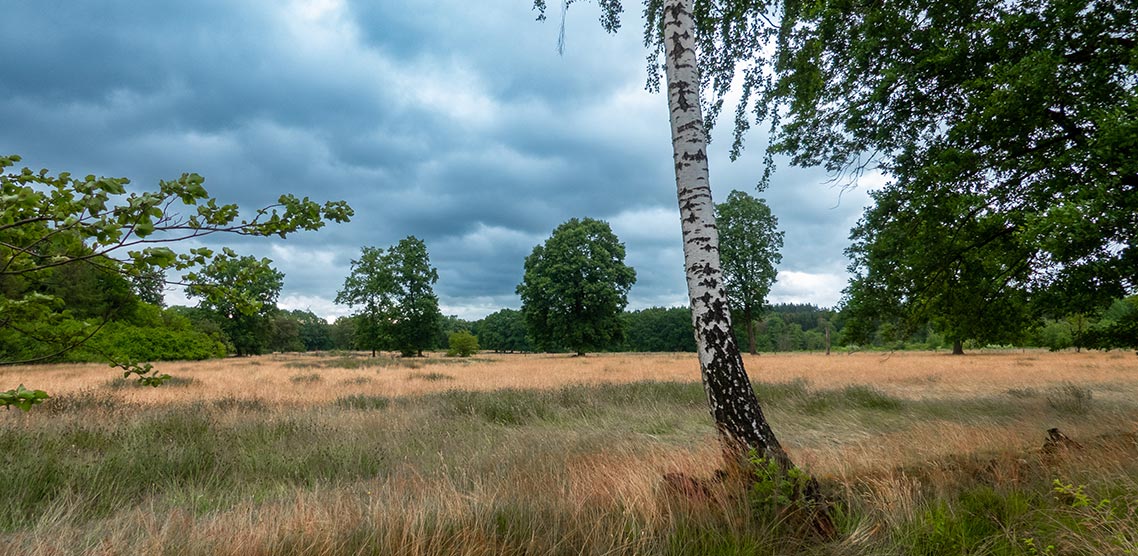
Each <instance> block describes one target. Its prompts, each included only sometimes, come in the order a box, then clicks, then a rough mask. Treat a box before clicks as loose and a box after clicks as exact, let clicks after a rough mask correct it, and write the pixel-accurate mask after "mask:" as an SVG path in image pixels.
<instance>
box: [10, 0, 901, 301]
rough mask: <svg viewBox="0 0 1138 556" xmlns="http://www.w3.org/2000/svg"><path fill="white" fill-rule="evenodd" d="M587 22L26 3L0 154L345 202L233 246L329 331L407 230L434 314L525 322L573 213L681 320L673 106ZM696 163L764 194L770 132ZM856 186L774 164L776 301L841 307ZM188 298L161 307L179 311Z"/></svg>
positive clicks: (312, 8)
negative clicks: (525, 283)
mask: <svg viewBox="0 0 1138 556" xmlns="http://www.w3.org/2000/svg"><path fill="white" fill-rule="evenodd" d="M597 15H598V14H597V13H596V7H595V6H591V5H587V4H581V5H575V6H574V8H573V9H571V10H569V14H568V18H567V21H566V29H567V30H566V36H567V40H566V49H565V51H564V54H563V55H558V53H557V51H556V42H557V34H558V25H557V23H556V22H545V23H539V22H536V21H534V16H535V14H534V12H532V10H531V9H530V3H529V2H527V1H526V0H518V1H516V2H509V3H507V2H496V3H492V5H491V6H489V7H487V6H478V5H476V4H475V3H464V2H457V1H454V0H436V1H426V2H415V3H411V2H349V1H338V0H310V1H305V0H297V1H291V2H284V3H248V2H230V1H222V0H195V1H191V2H185V3H178V4H170V5H167V4H165V3H162V4H151V3H142V4H139V3H136V2H126V1H122V0H119V1H113V0H109V1H106V2H101V3H98V4H97V5H95V4H89V3H64V2H51V3H40V2H26V1H19V0H18V1H17V2H16V3H15V5H13V6H6V14H5V17H4V18H3V19H2V20H0V31H2V32H0V48H2V49H3V51H4V52H6V53H8V54H9V55H8V56H6V61H5V67H4V71H3V76H2V77H0V121H3V122H4V125H3V126H0V151H2V152H3V153H4V154H19V155H21V156H22V157H23V161H22V162H21V165H24V166H28V167H31V168H34V169H38V168H48V169H49V170H50V171H52V172H53V173H58V172H63V171H69V172H72V173H73V174H79V175H84V174H97V175H105V176H116V177H127V178H129V179H130V180H131V181H132V186H133V187H136V188H139V189H153V188H155V187H156V186H157V183H158V181H159V180H161V179H172V178H176V177H177V176H179V175H181V174H182V173H183V172H196V173H199V174H201V175H202V176H204V177H205V179H206V183H205V185H206V188H207V189H208V190H209V191H210V193H211V194H212V195H214V196H216V197H218V198H219V200H220V201H223V202H236V203H239V204H240V205H241V206H242V207H243V208H244V209H246V210H251V209H254V208H257V207H261V206H265V205H268V204H271V203H273V202H274V200H275V199H276V198H277V197H278V196H279V195H280V194H282V193H293V194H295V195H298V196H308V197H311V198H312V199H314V200H319V201H323V200H341V199H342V200H345V201H347V202H348V203H349V204H350V205H351V206H352V207H353V208H354V209H355V212H356V215H355V217H354V218H353V219H352V222H351V223H349V224H330V225H328V226H326V227H325V228H324V229H322V230H320V231H318V232H306V233H301V234H297V235H295V236H293V237H290V238H289V239H287V240H271V239H251V238H241V237H228V238H220V239H213V238H211V239H210V242H209V243H205V244H206V245H210V246H218V245H222V244H224V245H229V246H231V247H233V248H234V249H235V250H236V251H238V252H239V253H242V254H250V255H255V256H258V257H268V258H270V259H272V260H273V261H274V266H275V267H276V268H277V269H278V270H280V271H281V272H283V273H284V274H285V285H284V289H283V290H282V292H281V296H280V300H279V303H278V305H279V306H281V307H282V308H286V309H309V310H312V311H313V312H315V313H317V314H319V315H321V316H323V317H326V318H334V317H336V316H340V315H345V314H348V313H349V312H350V311H349V309H348V308H347V307H343V306H337V305H335V304H334V303H333V301H332V300H333V299H334V298H335V296H336V291H337V290H338V289H339V288H340V286H341V285H342V283H343V280H344V277H345V276H346V275H347V274H348V271H349V267H350V261H351V260H352V259H354V258H356V257H358V256H359V253H360V249H361V248H362V247H364V246H376V247H386V246H389V245H392V244H394V243H396V242H398V241H399V240H400V239H401V238H403V237H406V236H408V235H414V236H417V237H419V238H421V239H423V240H424V241H425V242H426V244H427V247H428V249H429V252H430V257H431V262H432V264H433V265H434V266H436V267H437V268H438V271H439V282H438V284H436V286H435V292H436V293H437V294H438V296H439V299H440V306H441V309H442V311H443V313H444V314H450V315H457V316H459V317H461V318H464V319H469V320H474V319H477V318H480V317H482V316H485V315H486V314H488V313H491V312H493V311H495V310H498V309H500V308H504V307H511V308H517V307H518V306H519V305H520V300H519V299H518V297H517V295H516V294H515V293H514V288H515V287H516V285H517V284H518V282H520V280H521V276H522V264H523V261H524V258H525V256H526V255H528V254H529V253H530V252H531V251H532V249H533V247H534V246H535V245H537V244H539V243H541V242H543V241H545V239H546V238H548V237H549V234H550V233H551V231H552V230H553V229H554V228H555V227H556V226H557V225H559V224H561V223H562V222H564V221H566V220H568V219H569V218H573V217H577V218H582V217H591V218H597V219H601V220H605V221H607V222H609V223H610V224H611V225H612V227H613V230H614V231H615V232H616V234H617V236H618V237H619V238H620V240H621V241H622V242H624V244H625V246H626V252H627V256H626V263H627V264H629V265H631V266H633V267H634V268H636V271H637V278H638V280H637V284H636V285H635V286H634V287H633V288H632V290H631V292H630V296H629V301H630V303H629V308H630V309H640V308H645V307H650V306H682V305H686V304H687V301H686V290H685V284H684V277H683V264H682V252H681V245H680V227H679V217H678V210H677V208H676V199H675V181H674V176H673V175H672V160H671V142H670V137H669V127H668V120H667V117H668V113H667V107H666V100H665V98H664V96H663V95H662V94H659V93H650V92H647V91H645V90H644V83H645V78H646V70H645V65H644V57H645V54H646V52H645V49H644V47H643V46H642V44H641V32H640V29H639V25H640V22H639V21H638V20H637V18H636V17H635V16H634V15H632V14H626V15H627V21H626V22H625V25H624V29H623V30H622V31H621V32H620V33H618V34H615V35H609V34H606V33H604V32H603V31H602V30H601V29H600V26H599V24H598V23H597V21H596V18H597ZM729 135H730V130H729V129H726V128H725V127H723V126H721V127H720V128H718V129H716V130H715V133H714V136H715V138H716V141H714V142H713V144H712V146H711V149H710V152H709V159H710V160H709V162H710V166H711V183H712V187H713V190H714V195H715V198H716V199H720V200H722V199H725V198H726V197H727V193H728V192H730V191H731V190H732V189H739V190H743V191H747V192H750V193H752V194H755V192H754V184H755V183H756V182H757V181H758V178H759V176H760V175H761V173H762V158H763V157H762V153H761V147H762V145H763V141H764V140H763V137H762V136H761V135H760V134H753V135H752V136H751V137H750V138H749V141H748V144H749V145H750V148H749V149H748V151H747V152H746V153H745V155H744V157H743V158H742V159H740V160H739V161H738V162H730V161H729V160H728V157H727V148H728V147H729V145H730V140H729ZM876 185H879V184H877V183H876V182H875V181H874V179H867V180H864V182H863V183H862V184H861V186H860V187H858V188H855V189H852V190H843V189H841V188H836V187H833V186H832V185H831V184H830V183H829V182H828V176H827V174H826V173H825V172H824V171H822V170H819V169H798V168H791V167H789V166H788V165H787V164H786V163H785V162H782V163H780V164H779V167H778V169H777V171H776V173H775V174H774V177H773V179H772V180H771V185H770V187H769V188H768V189H767V190H766V191H763V192H762V193H761V194H757V195H758V196H760V197H762V198H765V199H766V200H767V202H768V204H769V205H770V206H771V208H772V210H773V212H774V214H775V215H776V216H777V217H778V218H779V224H780V228H781V229H782V230H784V231H785V232H786V239H785V245H784V248H783V261H782V264H781V265H780V266H779V277H778V282H777V283H776V284H775V286H774V288H773V289H772V292H771V296H770V299H769V301H770V302H772V303H781V302H795V303H814V304H818V305H822V306H833V305H834V304H836V303H837V302H838V300H839V298H840V296H841V290H842V288H843V287H845V284H846V281H847V279H848V275H847V272H846V265H847V261H846V258H845V256H844V254H843V250H844V248H845V247H846V246H847V244H848V235H849V229H850V227H851V226H852V225H853V224H854V223H855V222H856V221H857V219H858V218H859V217H860V216H861V213H862V210H863V208H864V207H865V205H866V204H867V202H868V195H867V193H866V192H867V190H868V189H871V188H872V187H874V186H876ZM178 299H179V296H178V295H177V294H176V293H172V294H171V295H170V296H169V300H170V301H171V302H175V303H176V302H178Z"/></svg>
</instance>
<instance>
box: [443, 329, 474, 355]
mask: <svg viewBox="0 0 1138 556" xmlns="http://www.w3.org/2000/svg"><path fill="white" fill-rule="evenodd" d="M447 340H448V342H449V344H450V349H448V350H447V356H449V357H456V356H457V357H470V356H471V355H474V354H475V353H478V337H477V336H475V335H474V334H471V333H470V332H468V331H466V330H459V331H458V332H452V333H451V334H450V336H449V337H448V338H447Z"/></svg>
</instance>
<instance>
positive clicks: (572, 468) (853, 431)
mask: <svg viewBox="0 0 1138 556" xmlns="http://www.w3.org/2000/svg"><path fill="white" fill-rule="evenodd" d="M1037 357H1039V360H1038V361H1035V363H1036V364H1037V365H1044V364H1045V363H1046V362H1047V355H1046V354H1041V355H1037ZM598 359H599V358H598ZM318 360H319V359H317V361H318ZM621 361H623V363H624V364H626V365H631V366H635V365H638V364H640V362H638V360H637V359H636V357H635V356H627V355H624V356H621ZM236 363H237V364H240V363H242V362H240V361H238V362H236ZM606 364H608V365H613V364H614V363H612V362H611V361H609V362H608V363H606ZM266 366H268V365H262V366H261V367H260V368H263V367H266ZM260 368H258V370H260ZM93 369H95V370H98V371H101V372H105V370H102V369H98V368H93ZM311 369H312V370H311V371H306V372H304V373H302V374H299V375H298V374H296V372H297V370H296V368H292V369H288V370H284V369H282V370H280V371H278V372H281V373H282V376H281V379H282V380H281V381H280V383H279V385H276V386H273V387H271V388H269V387H266V388H261V389H258V390H256V391H254V392H251V393H245V392H240V391H238V392H231V393H230V394H229V395H226V396H219V397H209V396H203V393H205V392H209V391H210V388H211V385H210V383H209V376H208V374H205V375H195V377H194V378H195V381H194V382H192V383H190V384H188V385H187V387H183V388H177V389H173V390H169V391H166V392H167V393H163V395H170V394H169V393H168V392H176V393H177V396H176V397H172V398H170V401H168V402H166V403H162V404H156V403H153V402H151V401H146V400H142V401H140V398H139V397H138V396H139V394H140V391H139V390H137V389H134V388H123V387H114V388H110V387H107V386H99V385H101V384H103V382H105V377H103V376H100V375H99V374H98V373H97V372H96V373H94V374H92V375H91V376H92V377H93V378H92V381H91V384H92V385H95V386H99V387H97V388H94V389H86V390H79V391H76V392H72V393H64V394H61V395H58V396H56V397H54V398H52V399H51V400H48V402H46V403H45V404H44V405H43V406H42V407H39V408H36V410H34V411H33V412H31V413H28V414H24V413H18V412H9V413H6V414H2V415H0V462H2V469H3V470H4V472H3V473H0V496H3V497H4V501H3V502H4V503H2V504H0V553H4V554H82V553H92V554H94V553H98V554H158V553H173V554H328V555H332V554H417V555H429V554H470V555H481V554H486V555H489V554H535V555H559V554H615V555H621V554H627V555H633V554H674V555H681V554H1046V553H1048V552H1047V550H1048V548H1047V547H1048V546H1052V547H1054V548H1052V549H1051V552H1050V553H1052V554H1100V553H1101V554H1109V553H1119V554H1124V553H1126V552H1125V551H1126V550H1132V549H1133V547H1134V546H1135V545H1134V543H1135V540H1136V538H1135V533H1136V530H1138V526H1136V525H1135V523H1136V522H1135V519H1134V512H1135V508H1138V463H1136V462H1138V441H1136V436H1135V434H1134V428H1135V427H1134V425H1133V424H1134V423H1135V417H1136V416H1138V405H1136V404H1135V403H1133V402H1128V401H1126V400H1120V399H1112V398H1109V397H1108V396H1106V395H1097V394H1098V392H1099V388H1100V387H1099V386H1098V385H1097V384H1098V383H1095V385H1093V386H1088V385H1086V384H1084V383H1077V382H1074V381H1071V380H1069V379H1068V380H1067V381H1066V383H1065V382H1056V383H1054V384H1041V385H1037V386H1033V387H1032V388H1035V389H1034V390H1033V391H1031V392H1028V393H1030V395H1027V394H1024V395H1019V394H1018V393H1017V394H1009V393H1008V390H1010V388H1001V389H999V390H993V391H992V392H991V393H984V394H982V395H971V396H967V395H961V393H960V392H949V393H942V395H939V396H927V397H923V398H917V397H911V396H903V395H901V394H900V393H898V392H897V391H896V390H894V389H893V387H891V386H889V383H888V382H886V383H884V385H881V384H875V383H867V384H842V383H839V384H837V385H835V386H834V387H830V388H822V387H816V386H812V384H815V383H813V382H808V381H806V380H803V379H790V380H785V381H778V382H759V383H756V390H757V392H758V395H759V396H760V398H761V399H762V400H763V402H764V404H765V409H766V410H767V411H768V413H769V415H770V419H771V421H772V423H773V425H774V426H775V428H776V430H777V432H778V433H779V434H780V438H782V440H783V442H784V443H785V444H786V445H787V448H788V449H789V450H790V451H791V453H792V456H793V457H794V458H795V459H796V461H799V462H800V463H802V464H803V465H805V466H806V467H807V468H808V469H809V470H810V471H811V472H813V473H814V474H815V475H816V476H818V477H819V478H820V479H821V481H822V485H823V488H824V489H825V490H826V492H827V493H829V495H830V497H831V499H832V500H833V502H834V505H835V506H834V512H835V516H836V517H837V519H838V524H839V527H840V529H841V532H842V535H841V536H840V538H838V539H835V540H825V539H820V538H817V537H815V536H812V535H810V534H808V533H805V532H803V530H802V528H801V527H800V524H797V523H795V520H794V518H793V512H788V511H787V509H786V508H782V507H773V508H772V507H770V505H769V502H767V501H765V500H768V498H765V497H763V496H758V495H756V494H749V492H762V491H763V489H753V491H749V490H748V488H747V485H746V484H742V485H741V486H740V485H739V484H734V483H730V482H723V483H720V482H716V481H715V480H713V479H711V478H712V477H713V476H714V474H715V471H716V469H717V463H718V454H719V451H718V446H717V444H716V441H715V437H714V431H713V429H712V427H711V424H710V419H709V417H708V416H707V410H706V400H705V397H704V393H703V390H702V387H701V386H700V384H699V383H698V382H693V381H680V380H665V381H655V380H640V381H625V382H622V383H590V384H566V385H560V386H553V387H543V388H519V387H504V388H498V389H483V388H478V389H468V388H456V387H455V386H456V385H462V384H465V383H466V382H465V381H468V380H469V377H467V376H464V374H463V373H464V372H467V371H468V370H469V371H472V372H477V370H476V369H477V367H476V366H474V365H472V366H470V367H459V366H454V367H450V368H448V371H447V373H446V374H447V375H448V376H453V377H454V380H439V381H430V380H408V375H407V374H402V375H400V378H399V380H398V381H397V382H393V384H404V383H413V384H431V385H435V384H441V385H442V388H438V389H434V390H428V391H426V392H422V393H417V394H414V395H405V394H403V395H401V394H398V393H390V392H388V393H383V392H384V391H383V390H380V389H372V388H373V387H375V386H376V382H378V381H379V380H378V378H377V379H376V381H375V382H367V383H362V384H353V383H347V384H345V383H343V382H342V381H343V380H344V378H343V377H344V376H347V377H351V376H353V375H351V374H347V375H338V374H334V373H336V372H338V371H337V369H335V368H332V367H322V366H313V367H312V368H311ZM342 371H343V372H347V373H367V374H365V375H360V374H357V375H355V376H366V377H369V378H373V377H381V376H382V373H390V372H396V371H392V370H382V369H381V370H380V371H379V374H375V373H376V371H375V369H362V370H359V369H347V370H342ZM238 372H243V371H238ZM398 372H401V373H407V371H406V370H401V371H398ZM616 372H618V373H619V370H618V371H616ZM931 372H937V371H935V370H932V371H931ZM312 375H316V376H321V377H323V378H322V380H321V381H320V382H318V383H316V382H315V381H310V380H307V379H306V380H303V381H299V380H298V381H296V383H293V382H292V381H290V377H293V376H301V377H307V376H312ZM946 383H948V384H951V382H950V381H948V380H947V379H946V380H941V381H937V382H936V383H935V384H934V385H933V386H937V387H940V386H942V385H943V384H946ZM1067 383H1069V386H1068V385H1067ZM930 388H931V387H930ZM1092 388H1093V389H1094V392H1095V394H1096V395H1094V396H1091V395H1090V394H1089V393H1090V392H1091V390H1092ZM1114 388H1115V390H1118V389H1122V390H1124V391H1125V389H1126V388H1127V386H1126V384H1125V383H1120V384H1116V385H1115V386H1114ZM274 389H278V390H282V391H287V392H290V393H293V392H309V391H311V392H317V391H319V392H321V393H322V394H321V395H323V396H327V395H328V393H327V391H331V392H332V395H333V396H334V397H323V398H320V397H317V398H313V399H309V398H292V397H289V396H285V395H280V394H279V392H277V391H276V390H274ZM159 390H161V389H159ZM1104 390H1105V389H1104ZM930 391H931V390H930ZM145 392H149V390H147V391H145ZM145 392H142V393H145ZM1024 392H1027V390H1026V388H1025V389H1024ZM1071 400H1083V401H1085V402H1086V403H1085V404H1083V403H1082V402H1079V404H1080V405H1078V406H1077V407H1076V406H1072V405H1071V403H1075V402H1072V401H1071ZM1052 426H1058V427H1061V428H1062V429H1063V430H1064V432H1066V433H1068V434H1069V435H1070V436H1072V437H1074V438H1077V439H1079V441H1080V444H1081V446H1082V447H1081V448H1078V449H1072V450H1070V451H1058V452H1056V451H1053V450H1051V451H1044V450H1041V449H1040V446H1041V445H1042V442H1043V435H1044V433H1043V431H1045V430H1046V429H1047V428H1050V427H1052ZM1108 432H1112V436H1102V435H1103V434H1104V433H1108ZM670 473H679V474H682V475H683V476H687V477H692V478H694V479H695V480H703V481H706V482H705V484H707V485H708V489H707V491H706V492H705V493H702V494H701V493H696V494H693V493H686V492H677V491H675V490H674V489H670V488H668V487H667V483H666V481H664V480H663V479H662V478H663V477H664V476H665V475H666V474H670ZM1056 481H1058V483H1056ZM1104 501H1106V502H1104ZM1032 550H1034V551H1035V552H1032Z"/></svg>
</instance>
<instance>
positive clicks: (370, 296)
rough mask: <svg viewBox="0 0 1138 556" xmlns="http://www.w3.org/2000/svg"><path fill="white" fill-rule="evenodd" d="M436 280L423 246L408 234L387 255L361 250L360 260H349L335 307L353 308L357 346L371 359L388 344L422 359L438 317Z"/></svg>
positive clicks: (371, 250)
mask: <svg viewBox="0 0 1138 556" xmlns="http://www.w3.org/2000/svg"><path fill="white" fill-rule="evenodd" d="M438 280H439V273H438V270H436V269H435V268H434V267H432V266H431V261H430V256H429V255H428V254H427V245H426V244H425V243H423V240H421V239H418V238H416V237H415V236H408V237H406V238H404V239H402V240H400V241H399V243H398V244H396V245H393V246H391V247H389V248H388V249H387V251H383V250H380V249H378V248H375V247H365V248H363V254H362V256H361V257H360V258H359V259H357V260H354V261H352V269H351V273H350V274H349V275H348V277H347V278H345V279H344V287H343V288H342V289H341V290H340V291H339V292H338V293H337V294H336V303H343V304H345V305H347V306H349V307H353V308H356V309H357V313H356V315H357V319H356V338H357V342H358V343H359V344H360V345H361V347H363V348H364V349H370V350H371V352H372V355H373V356H374V355H375V352H376V350H377V349H380V348H381V347H384V346H387V345H390V346H393V347H394V348H395V349H398V350H399V352H400V353H401V354H403V355H404V356H405V357H407V356H413V355H420V356H421V355H422V354H423V350H424V349H426V348H428V347H430V345H431V343H432V342H433V341H434V338H435V334H436V333H437V331H438V328H439V320H440V319H441V318H442V313H440V312H439V299H438V297H436V296H435V292H434V288H433V286H434V284H435V282H437V281H438Z"/></svg>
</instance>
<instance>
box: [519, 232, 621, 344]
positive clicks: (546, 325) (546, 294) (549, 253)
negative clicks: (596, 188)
mask: <svg viewBox="0 0 1138 556" xmlns="http://www.w3.org/2000/svg"><path fill="white" fill-rule="evenodd" d="M635 282H636V271H635V270H633V269H632V267H630V266H627V265H625V264H624V244H622V243H621V242H620V240H618V239H617V237H616V234H614V233H612V229H611V228H609V225H608V223H607V222H603V221H601V220H594V219H592V218H585V219H583V220H578V219H576V218H573V219H571V220H569V221H568V222H566V223H564V224H562V225H560V226H558V227H557V229H556V230H553V234H552V235H551V236H549V239H547V240H546V241H545V243H544V244H543V245H538V246H536V247H534V248H533V253H531V254H530V256H528V257H526V261H525V275H524V276H523V277H522V283H521V284H519V285H518V289H517V291H518V295H520V296H521V298H522V315H523V316H524V317H525V321H526V328H527V329H528V330H529V333H530V336H531V337H532V338H533V341H534V344H535V345H536V347H537V348H538V349H542V350H547V351H549V350H555V349H561V348H568V349H571V350H573V351H574V352H575V353H576V354H577V355H584V354H585V352H586V351H589V350H595V349H604V348H607V347H610V346H612V345H614V344H616V343H617V342H619V341H620V339H621V333H622V330H621V324H622V323H621V318H620V317H621V311H623V310H624V307H625V306H626V305H627V304H628V290H629V289H630V288H632V284H633V283H635Z"/></svg>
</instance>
